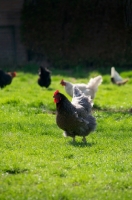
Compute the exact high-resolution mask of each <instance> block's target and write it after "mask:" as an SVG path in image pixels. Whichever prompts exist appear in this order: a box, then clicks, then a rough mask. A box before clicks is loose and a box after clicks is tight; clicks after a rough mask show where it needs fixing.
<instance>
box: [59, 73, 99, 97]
mask: <svg viewBox="0 0 132 200" xmlns="http://www.w3.org/2000/svg"><path fill="white" fill-rule="evenodd" d="M101 83H102V76H100V75H99V76H97V77H95V78H91V79H90V81H89V82H88V83H87V84H84V83H78V84H72V83H70V82H68V81H64V80H61V82H60V84H61V85H62V86H65V91H66V92H67V94H69V95H70V96H71V97H72V96H73V86H77V87H78V88H79V89H80V90H81V91H82V92H83V93H84V94H85V95H86V96H88V95H90V96H91V98H92V99H94V98H95V94H96V92H97V90H98V86H99V85H100V84H101Z"/></svg>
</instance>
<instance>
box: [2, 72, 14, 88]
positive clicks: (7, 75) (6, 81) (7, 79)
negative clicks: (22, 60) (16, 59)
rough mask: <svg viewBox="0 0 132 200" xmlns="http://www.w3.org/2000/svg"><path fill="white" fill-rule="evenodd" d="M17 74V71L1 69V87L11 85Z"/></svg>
mask: <svg viewBox="0 0 132 200" xmlns="http://www.w3.org/2000/svg"><path fill="white" fill-rule="evenodd" d="M15 76H16V72H4V71H3V70H2V69H0V87H1V88H4V87H5V86H7V85H10V84H11V82H12V80H13V78H14V77H15Z"/></svg>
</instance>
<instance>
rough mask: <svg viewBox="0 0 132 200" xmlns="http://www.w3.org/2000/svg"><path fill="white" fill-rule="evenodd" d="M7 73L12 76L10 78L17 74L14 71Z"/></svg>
mask: <svg viewBox="0 0 132 200" xmlns="http://www.w3.org/2000/svg"><path fill="white" fill-rule="evenodd" d="M9 74H10V75H11V76H12V78H14V77H15V76H16V75H17V74H16V72H9Z"/></svg>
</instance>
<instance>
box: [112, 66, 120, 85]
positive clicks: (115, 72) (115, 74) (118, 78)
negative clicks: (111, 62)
mask: <svg viewBox="0 0 132 200" xmlns="http://www.w3.org/2000/svg"><path fill="white" fill-rule="evenodd" d="M111 78H113V79H115V82H117V81H122V77H121V76H120V75H119V73H118V72H117V71H116V70H115V68H114V67H111Z"/></svg>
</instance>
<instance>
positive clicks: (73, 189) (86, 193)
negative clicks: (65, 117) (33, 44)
mask: <svg viewBox="0 0 132 200" xmlns="http://www.w3.org/2000/svg"><path fill="white" fill-rule="evenodd" d="M84 74H85V75H84ZM98 74H100V72H99V71H93V72H87V71H85V72H83V70H82V71H79V70H78V69H77V70H75V71H74V73H73V72H71V71H63V70H53V72H52V84H51V85H50V87H49V88H48V89H46V88H41V87H39V85H38V84H37V77H38V75H37V70H36V71H35V70H32V71H31V72H30V71H25V72H23V71H18V72H17V77H16V78H14V80H13V82H12V84H11V85H9V86H7V87H5V88H4V89H2V90H0V94H1V95H0V96H1V97H0V107H1V109H0V200H50V199H52V200H87V199H89V200H113V199H114V200H129V199H131V196H132V133H131V132H132V113H131V112H130V109H131V108H132V71H126V72H122V73H121V75H122V76H123V77H124V78H125V77H128V78H129V82H128V83H127V84H126V85H124V86H116V85H113V84H112V83H111V82H110V75H109V74H108V73H103V74H102V75H103V83H102V85H100V86H99V89H98V92H97V94H96V97H95V100H94V107H93V115H94V116H95V117H96V120H97V128H96V130H95V132H94V133H92V134H90V135H89V136H88V137H87V144H83V143H82V141H81V138H80V137H77V140H76V143H74V144H73V143H72V138H65V137H63V135H62V132H63V131H62V130H61V129H59V128H58V127H57V125H56V122H55V110H56V108H55V104H54V102H53V93H54V91H55V90H56V89H59V91H60V92H62V93H63V94H65V95H66V96H67V97H68V98H69V99H70V100H71V97H69V96H68V95H67V94H66V93H65V91H64V88H63V87H62V86H61V85H60V84H59V83H60V80H61V79H62V78H63V79H65V80H68V81H71V82H74V83H76V82H84V83H87V82H88V80H89V78H90V77H93V76H96V75H98Z"/></svg>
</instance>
